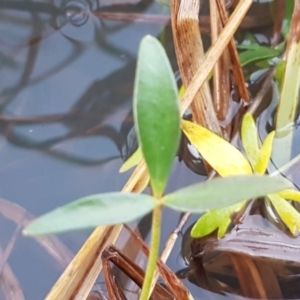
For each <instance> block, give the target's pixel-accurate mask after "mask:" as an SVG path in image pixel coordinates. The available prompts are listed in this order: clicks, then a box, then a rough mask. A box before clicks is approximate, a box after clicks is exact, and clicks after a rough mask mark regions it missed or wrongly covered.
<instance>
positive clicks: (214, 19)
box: [209, 0, 231, 121]
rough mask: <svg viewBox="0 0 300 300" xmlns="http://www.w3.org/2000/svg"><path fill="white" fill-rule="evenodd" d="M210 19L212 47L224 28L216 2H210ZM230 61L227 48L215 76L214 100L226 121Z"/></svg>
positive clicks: (215, 105) (219, 117)
mask: <svg viewBox="0 0 300 300" xmlns="http://www.w3.org/2000/svg"><path fill="white" fill-rule="evenodd" d="M209 3H210V19H211V43H212V45H214V44H215V42H216V41H217V39H218V36H219V33H220V31H221V29H222V28H223V26H222V23H221V22H220V16H219V12H218V6H217V3H216V1H215V0H210V1H209ZM229 70H230V61H229V53H228V48H226V49H225V50H224V52H223V54H222V55H221V57H220V59H219V60H218V62H217V63H216V65H215V67H214V76H213V95H214V97H213V100H214V107H215V111H216V114H217V117H218V119H219V120H222V121H224V120H225V118H226V116H227V113H228V109H229V101H230V98H231V97H230V79H229Z"/></svg>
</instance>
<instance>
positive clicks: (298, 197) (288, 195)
mask: <svg viewBox="0 0 300 300" xmlns="http://www.w3.org/2000/svg"><path fill="white" fill-rule="evenodd" d="M277 195H279V196H280V197H282V198H284V199H288V200H294V201H299V202H300V192H299V191H296V190H292V189H289V190H284V191H281V192H278V193H277Z"/></svg>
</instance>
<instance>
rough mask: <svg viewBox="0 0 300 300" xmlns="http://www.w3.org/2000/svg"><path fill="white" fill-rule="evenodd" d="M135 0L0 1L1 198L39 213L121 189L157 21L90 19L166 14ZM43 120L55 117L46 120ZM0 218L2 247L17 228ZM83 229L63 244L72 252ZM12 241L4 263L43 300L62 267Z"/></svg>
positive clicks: (24, 241) (28, 242)
mask: <svg viewBox="0 0 300 300" xmlns="http://www.w3.org/2000/svg"><path fill="white" fill-rule="evenodd" d="M114 2H116V1H114ZM135 2H137V1H135ZM135 2H134V1H131V3H129V4H126V3H125V4H126V5H125V6H124V7H118V6H115V7H113V6H110V4H111V1H107V2H106V3H105V2H101V3H100V2H97V1H83V0H79V1H73V0H72V1H54V2H43V3H39V2H26V6H25V7H24V6H22V3H23V2H11V1H10V4H8V3H7V2H5V1H0V32H1V37H0V54H1V55H0V107H1V114H2V115H3V116H6V119H5V117H3V118H2V120H1V121H0V132H1V136H0V147H1V155H0V163H1V169H0V197H1V198H3V199H6V200H7V201H10V202H11V203H15V204H18V205H20V206H22V207H24V208H25V209H26V210H27V211H28V212H30V213H32V214H34V215H40V214H42V213H45V212H47V211H49V210H52V209H54V208H55V207H57V206H60V205H63V204H66V203H68V202H70V201H72V200H75V199H77V198H80V197H83V196H86V195H89V194H94V193H100V192H108V191H119V190H121V188H122V187H123V185H124V184H125V182H126V180H127V179H128V177H129V173H125V174H119V173H118V170H119V168H120V166H121V164H122V163H123V159H122V157H121V153H120V149H121V147H122V145H123V144H124V141H125V139H126V136H127V133H128V128H130V127H131V126H132V118H130V111H131V101H132V87H133V78H134V70H135V58H136V54H137V50H138V45H139V42H140V39H141V38H142V37H143V36H144V35H145V34H152V35H154V36H156V35H158V34H159V33H160V31H161V30H162V28H163V24H161V23H159V24H153V23H152V24H149V23H148V24H147V23H141V22H138V23H134V22H121V21H112V20H110V21H109V20H104V19H100V18H99V16H98V15H97V13H98V12H101V11H104V9H107V10H109V11H111V12H113V11H114V10H115V11H117V12H119V11H122V10H123V11H125V12H126V10H127V11H133V12H140V13H143V12H144V13H149V14H154V13H157V12H161V11H162V10H164V8H163V7H162V6H160V5H158V4H156V3H152V2H149V1H148V2H147V3H145V4H142V5H138V4H136V3H135ZM24 3H25V2H24ZM114 4H116V5H117V4H118V3H114ZM8 6H9V7H8ZM121 9H122V10H121ZM44 116H46V118H47V116H53V118H54V120H53V118H52V117H51V118H52V122H45V121H46V120H45V119H46V118H44ZM128 116H129V117H128ZM31 117H34V118H39V119H40V120H36V121H37V122H33V121H32V119H31ZM7 118H11V119H14V118H19V120H17V121H16V122H15V121H7ZM55 118H57V120H55ZM3 119H5V120H4V121H3ZM28 120H29V121H28ZM18 121H22V122H18ZM38 121H39V122H38ZM11 209H12V210H13V209H14V208H11ZM0 222H1V235H0V237H1V238H0V243H1V247H2V248H3V249H5V248H6V246H7V245H9V244H10V239H11V237H12V235H13V233H14V230H15V229H16V225H15V223H14V222H12V221H10V220H8V219H7V218H6V217H3V216H1V217H0ZM89 233H90V231H85V232H78V233H72V234H65V235H61V236H60V239H61V241H62V242H63V243H64V244H65V245H67V246H68V248H69V249H70V250H71V251H72V252H73V253H76V252H77V250H78V249H79V248H80V246H81V245H82V243H83V242H84V240H85V239H86V238H87V237H88V235H89ZM11 243H12V245H13V250H12V253H11V254H10V256H9V258H8V264H9V266H10V267H11V269H12V271H13V273H14V275H15V277H16V278H17V280H18V281H19V284H20V286H21V288H22V290H23V292H24V296H25V299H42V298H43V297H45V295H46V294H47V292H48V291H49V289H50V288H51V286H52V285H53V283H54V282H55V281H56V280H57V278H58V276H59V275H60V274H61V272H62V270H63V268H64V267H65V266H63V265H59V264H58V263H56V262H55V259H53V258H52V257H51V256H50V255H49V254H47V253H46V251H45V249H44V248H42V247H41V246H39V245H38V244H37V243H36V242H35V241H34V240H33V239H29V238H24V237H22V235H21V234H20V231H18V233H17V235H16V241H15V243H13V241H11ZM66 260H67V258H66ZM3 298H4V295H3V291H2V292H1V293H0V299H3ZM14 299H17V298H16V297H15V298H14Z"/></svg>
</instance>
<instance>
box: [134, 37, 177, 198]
mask: <svg viewBox="0 0 300 300" xmlns="http://www.w3.org/2000/svg"><path fill="white" fill-rule="evenodd" d="M133 111H134V118H135V124H136V126H137V133H138V138H139V144H140V145H141V148H142V152H143V156H144V158H145V161H146V164H147V167H148V171H149V174H150V183H151V187H152V191H153V194H154V196H155V197H161V196H162V194H163V192H164V189H165V186H166V184H167V180H168V177H169V174H170V171H171V167H172V163H173V159H174V157H175V154H176V153H177V148H178V145H179V139H180V115H179V100H178V90H177V85H176V81H175V78H174V75H173V71H172V68H171V65H170V63H169V60H168V58H167V55H166V53H165V51H164V49H163V47H162V46H161V44H160V43H159V42H158V40H156V39H155V38H153V37H151V36H146V37H145V38H143V39H142V42H141V44H140V48H139V54H138V63H137V69H136V77H135V87H134V105H133Z"/></svg>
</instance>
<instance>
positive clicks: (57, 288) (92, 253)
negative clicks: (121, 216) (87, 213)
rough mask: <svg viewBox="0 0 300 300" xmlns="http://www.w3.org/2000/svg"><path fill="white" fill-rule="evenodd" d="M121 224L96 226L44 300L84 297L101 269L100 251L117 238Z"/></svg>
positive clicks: (80, 299) (78, 299)
mask: <svg viewBox="0 0 300 300" xmlns="http://www.w3.org/2000/svg"><path fill="white" fill-rule="evenodd" d="M121 228H122V226H121V225H119V226H111V227H106V226H99V227H97V228H96V229H95V230H94V232H93V233H92V235H91V236H90V237H89V239H88V240H87V241H86V242H85V244H84V246H83V247H82V248H81V250H80V251H79V252H78V253H77V255H76V256H75V258H74V259H73V261H72V262H71V263H70V264H69V266H68V267H67V269H66V270H65V271H64V273H63V275H62V276H61V277H60V278H59V280H58V281H57V282H56V284H55V285H54V286H53V288H52V289H51V291H50V292H49V294H48V295H47V297H46V300H59V299H64V300H67V299H76V300H82V299H86V297H87V296H88V294H89V292H90V290H91V289H92V286H93V284H94V283H95V280H96V278H97V277H98V275H99V272H100V271H101V269H102V262H101V256H100V253H101V252H102V251H103V249H105V248H106V247H107V246H108V245H109V244H111V243H114V242H115V240H116V239H117V237H118V235H119V232H120V231H121Z"/></svg>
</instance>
